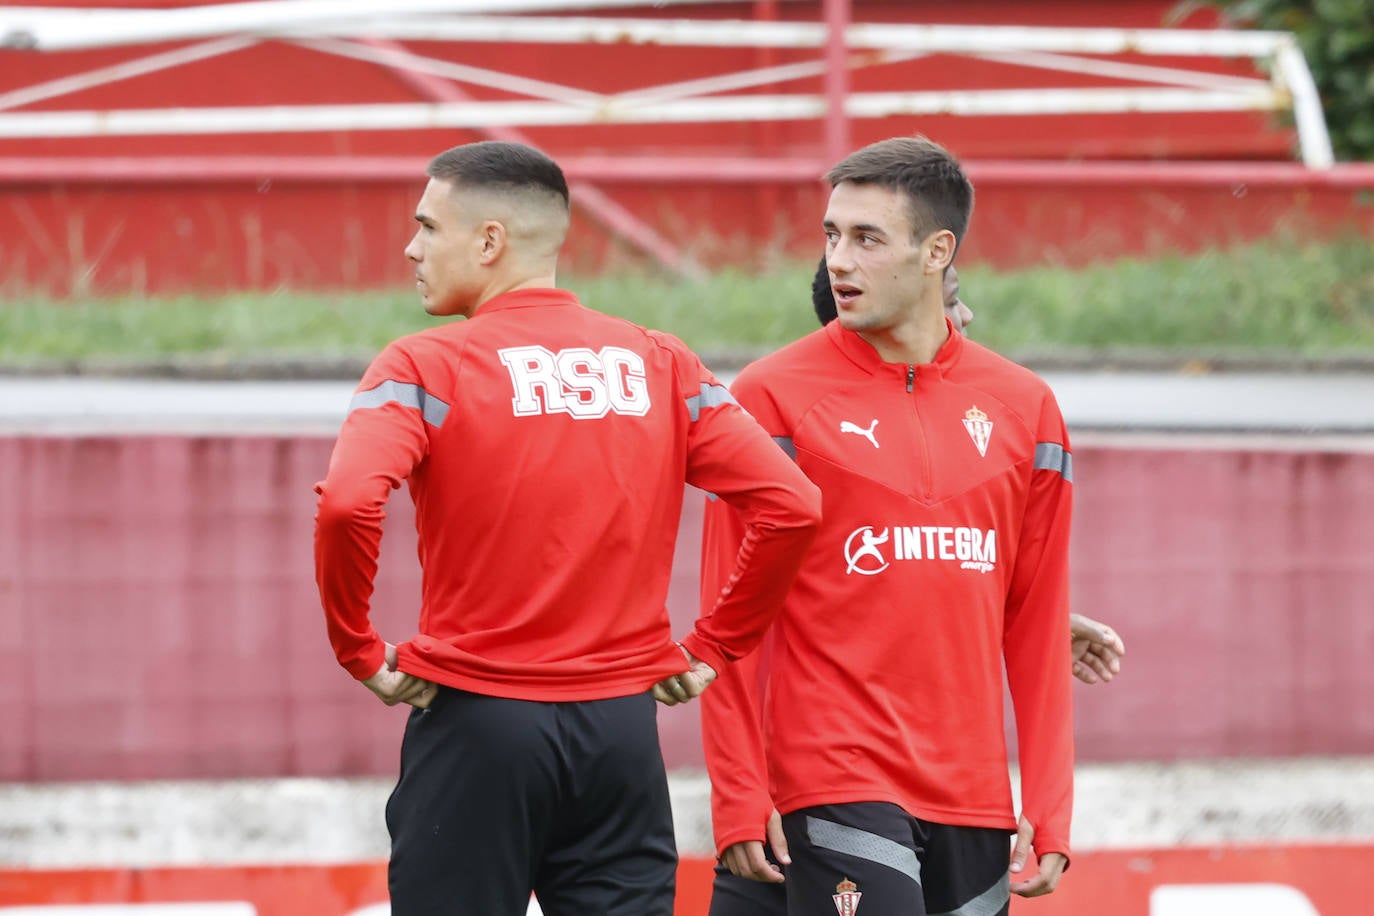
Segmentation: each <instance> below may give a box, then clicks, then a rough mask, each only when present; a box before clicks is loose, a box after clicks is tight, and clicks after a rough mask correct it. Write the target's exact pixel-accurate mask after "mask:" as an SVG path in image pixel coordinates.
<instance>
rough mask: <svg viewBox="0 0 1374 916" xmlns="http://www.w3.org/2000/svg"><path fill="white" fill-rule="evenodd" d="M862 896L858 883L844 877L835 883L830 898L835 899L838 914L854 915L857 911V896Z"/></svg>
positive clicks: (844, 915) (841, 915)
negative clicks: (833, 892)
mask: <svg viewBox="0 0 1374 916" xmlns="http://www.w3.org/2000/svg"><path fill="white" fill-rule="evenodd" d="M862 896H863V894H861V893H859V885H857V884H855V883H854V882H853V881H850V880H849V879H848V878H845V879H844V880H843V881H841V882H840V883H839V884H837V885H835V895H834V896H833V897H831V898H830V899H831V900H834V901H835V909H837V910H839V912H840V916H854V914H855V913H857V912H859V898H860V897H862Z"/></svg>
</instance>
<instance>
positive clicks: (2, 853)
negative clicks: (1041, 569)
mask: <svg viewBox="0 0 1374 916" xmlns="http://www.w3.org/2000/svg"><path fill="white" fill-rule="evenodd" d="M1372 763H1374V761H1372V760H1371V759H1370V758H1361V757H1352V758H1343V759H1342V758H1302V759H1295V760H1245V761H1240V760H1223V761H1207V762H1201V761H1199V762H1192V763H1173V764H1164V763H1120V764H1099V765H1086V766H1079V767H1078V768H1077V773H1076V779H1075V783H1076V788H1075V799H1074V824H1073V834H1074V846H1075V847H1076V848H1078V849H1080V850H1084V851H1086V850H1094V849H1114V848H1115V849H1121V848H1141V847H1171V846H1207V845H1213V844H1225V845H1235V844H1238V843H1262V842H1265V841H1271V840H1283V841H1287V842H1347V841H1352V842H1353V841H1368V840H1370V839H1374V766H1371V764H1372ZM669 783H670V789H671V791H672V797H673V820H674V826H675V828H676V832H677V838H678V846H679V849H680V851H681V852H682V854H683V855H688V856H709V855H710V854H711V852H712V843H711V822H710V818H711V811H710V805H709V804H708V801H707V800H708V795H709V792H710V785H709V784H708V783H707V781H706V777H705V775H704V774H700V773H691V772H678V773H674V774H673V775H672V776H671V777H670V779H669ZM1018 784H1019V780H1018V779H1017V778H1016V776H1015V773H1013V779H1012V785H1013V787H1015V786H1017V785H1018ZM391 786H392V781H391V780H388V779H354V780H343V779H279V780H226V781H222V782H145V783H78V784H69V785H56V784H54V785H41V784H40V785H33V784H12V785H3V786H0V812H3V813H2V814H0V868H15V867H29V868H83V867H85V868H90V867H145V866H154V865H192V864H203V863H216V864H222V865H228V864H243V863H262V862H287V861H290V862H351V861H361V860H366V859H380V858H385V857H386V854H387V846H386V842H387V840H386V827H385V824H384V823H383V821H382V812H383V809H384V807H385V803H386V796H387V793H388V792H390V791H391Z"/></svg>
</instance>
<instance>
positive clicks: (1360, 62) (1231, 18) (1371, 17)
mask: <svg viewBox="0 0 1374 916" xmlns="http://www.w3.org/2000/svg"><path fill="white" fill-rule="evenodd" d="M1199 6H1213V7H1219V8H1220V9H1221V10H1222V13H1223V16H1224V18H1225V19H1226V20H1227V21H1228V23H1229V24H1232V25H1239V26H1254V27H1256V28H1260V29H1274V30H1277V31H1283V32H1292V33H1293V34H1294V35H1296V36H1297V39H1298V44H1299V45H1300V46H1301V47H1302V53H1303V54H1304V55H1305V56H1306V57H1307V65H1308V67H1310V68H1311V70H1312V77H1313V79H1315V80H1316V83H1317V91H1318V92H1319V93H1320V94H1321V98H1322V108H1323V109H1324V110H1325V111H1326V125H1327V128H1328V130H1330V132H1331V145H1332V147H1333V148H1334V149H1335V152H1336V157H1337V158H1338V159H1363V160H1370V161H1374V0H1188V2H1185V3H1183V4H1181V5H1180V7H1179V11H1180V12H1183V11H1187V10H1192V9H1196V8H1198V7H1199Z"/></svg>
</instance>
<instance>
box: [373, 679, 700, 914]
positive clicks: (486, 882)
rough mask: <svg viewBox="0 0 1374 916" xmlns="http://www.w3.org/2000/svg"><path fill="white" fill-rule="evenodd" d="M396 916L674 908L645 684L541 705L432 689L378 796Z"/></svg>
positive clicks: (673, 864) (670, 853)
mask: <svg viewBox="0 0 1374 916" xmlns="http://www.w3.org/2000/svg"><path fill="white" fill-rule="evenodd" d="M386 822H387V829H388V830H389V831H390V832H391V868H390V872H389V884H390V891H391V912H392V914H393V916H466V914H472V916H524V914H525V911H526V909H527V907H528V905H529V897H530V892H531V891H534V893H535V895H536V896H537V897H538V898H539V905H540V907H541V908H542V909H543V911H544V913H545V914H546V916H586V914H591V913H597V914H607V916H672V912H673V890H674V880H675V878H676V874H677V852H676V849H675V847H674V844H673V822H672V812H671V809H670V807H669V802H668V780H667V776H666V774H665V773H664V769H663V757H662V754H661V752H660V751H659V744H658V730H657V726H656V723H655V704H654V701H653V698H652V697H651V696H650V695H649V694H648V693H643V694H637V695H635V696H628V697H617V698H614V699H609V700H590V701H584V702H572V703H540V702H532V701H527V700H511V699H505V698H502V697H491V696H484V695H481V694H474V693H467V692H465V691H461V690H453V689H449V688H440V690H439V694H438V696H437V697H436V698H435V700H434V702H433V703H432V704H430V707H429V709H427V710H415V711H413V712H412V713H411V714H410V719H409V721H408V722H407V724H406V732H405V739H404V741H403V742H402V745H401V776H400V780H399V782H398V783H397V784H396V788H395V790H394V791H393V792H392V793H391V798H390V800H388V802H387V806H386Z"/></svg>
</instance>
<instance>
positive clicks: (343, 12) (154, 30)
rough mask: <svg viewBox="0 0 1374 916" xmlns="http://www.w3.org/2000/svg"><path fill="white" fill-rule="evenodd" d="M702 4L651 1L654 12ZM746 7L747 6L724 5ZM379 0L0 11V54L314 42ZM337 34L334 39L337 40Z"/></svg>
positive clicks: (524, 6) (443, 2)
mask: <svg viewBox="0 0 1374 916" xmlns="http://www.w3.org/2000/svg"><path fill="white" fill-rule="evenodd" d="M695 2H701V0H654V3H655V5H657V6H662V5H665V4H674V5H676V4H687V3H695ZM727 2H742V0H727ZM643 5H644V0H388V2H387V3H386V13H387V17H389V18H395V19H404V18H405V17H412V16H417V15H423V14H426V13H449V14H453V13H461V14H467V15H473V14H479V13H530V12H558V11H563V10H585V9H599V8H606V7H634V6H643ZM377 8H378V4H377V3H376V2H375V0H252V2H246V3H221V4H215V5H212V6H193V7H182V8H179V9H170V10H150V9H136V10H102V9H91V10H83V11H81V15H71V13H72V10H69V9H59V10H51V11H46V12H39V11H36V10H35V9H34V8H33V7H24V8H22V9H21V10H20V11H18V12H14V11H10V10H6V9H4V8H0V48H4V47H8V48H25V49H34V50H39V51H70V50H76V49H80V48H99V47H114V46H117V45H128V44H148V43H158V42H167V41H183V40H187V39H196V38H208V37H212V36H217V35H231V34H238V33H250V34H253V35H258V36H265V35H274V34H277V33H280V32H283V31H288V30H292V29H302V28H304V29H309V30H311V33H312V34H314V35H318V34H320V32H321V31H323V30H327V29H329V28H330V27H338V26H340V25H341V24H344V23H347V22H349V21H356V20H367V19H371V18H373V17H376V16H377ZM336 34H337V33H336Z"/></svg>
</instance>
